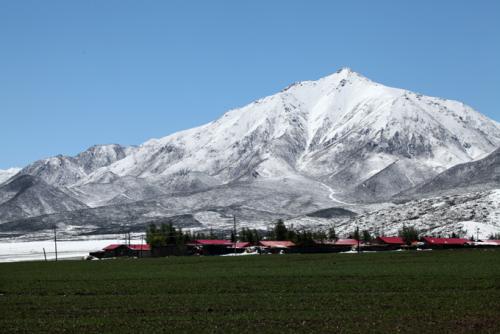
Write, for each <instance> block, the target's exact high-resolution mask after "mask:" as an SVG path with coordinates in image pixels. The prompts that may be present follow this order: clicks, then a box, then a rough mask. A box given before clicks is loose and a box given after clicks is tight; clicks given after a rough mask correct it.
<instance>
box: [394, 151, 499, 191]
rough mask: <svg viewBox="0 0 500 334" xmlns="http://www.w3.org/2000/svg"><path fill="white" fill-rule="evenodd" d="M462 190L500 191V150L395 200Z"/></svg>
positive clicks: (463, 165) (457, 166) (413, 188)
mask: <svg viewBox="0 0 500 334" xmlns="http://www.w3.org/2000/svg"><path fill="white" fill-rule="evenodd" d="M461 188H463V191H464V192H465V191H467V190H469V191H470V190H472V191H477V190H479V189H480V190H488V189H497V188H498V189H500V148H499V149H497V150H495V151H494V152H492V153H491V154H489V155H488V156H486V157H484V158H482V159H479V160H476V161H472V162H467V163H464V164H459V165H456V166H453V167H451V168H450V169H448V170H446V171H444V172H442V173H441V174H439V175H437V176H436V177H434V178H432V179H431V180H429V181H427V182H425V183H423V184H419V185H417V186H416V187H412V188H411V189H408V190H406V191H404V192H403V193H401V194H398V195H396V196H395V198H405V197H406V198H407V197H421V196H423V195H426V196H430V195H431V194H439V193H444V192H449V191H455V192H456V191H457V189H461Z"/></svg>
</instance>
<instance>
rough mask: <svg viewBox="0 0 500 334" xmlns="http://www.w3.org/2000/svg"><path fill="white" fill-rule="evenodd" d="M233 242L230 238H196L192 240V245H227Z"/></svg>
mask: <svg viewBox="0 0 500 334" xmlns="http://www.w3.org/2000/svg"><path fill="white" fill-rule="evenodd" d="M232 244H233V243H232V242H231V240H220V239H213V240H212V239H198V240H195V241H193V245H218V246H229V245H232Z"/></svg>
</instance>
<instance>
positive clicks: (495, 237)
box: [488, 233, 500, 240]
mask: <svg viewBox="0 0 500 334" xmlns="http://www.w3.org/2000/svg"><path fill="white" fill-rule="evenodd" d="M488 239H490V240H500V233H491V234H490V236H489V237H488Z"/></svg>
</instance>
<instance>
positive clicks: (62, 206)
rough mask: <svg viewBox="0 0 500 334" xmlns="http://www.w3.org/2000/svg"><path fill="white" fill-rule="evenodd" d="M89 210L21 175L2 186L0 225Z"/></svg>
mask: <svg viewBox="0 0 500 334" xmlns="http://www.w3.org/2000/svg"><path fill="white" fill-rule="evenodd" d="M83 208H87V206H86V205H85V204H83V203H82V202H80V201H78V200H76V199H74V198H72V197H70V196H68V195H67V194H66V193H64V192H62V191H61V190H59V189H58V188H56V187H54V186H51V185H49V184H47V183H45V182H44V181H43V180H41V179H40V178H38V177H34V176H31V175H18V176H16V177H14V178H12V179H10V180H9V182H8V183H6V184H4V185H2V186H0V223H2V222H7V221H12V220H18V219H22V218H28V217H33V216H39V215H44V214H50V213H55V212H64V211H72V210H78V209H83Z"/></svg>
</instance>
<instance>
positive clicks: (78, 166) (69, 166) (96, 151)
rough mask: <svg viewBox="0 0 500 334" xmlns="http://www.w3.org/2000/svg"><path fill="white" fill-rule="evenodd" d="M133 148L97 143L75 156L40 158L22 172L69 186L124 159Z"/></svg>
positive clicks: (55, 183)
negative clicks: (101, 168)
mask: <svg viewBox="0 0 500 334" xmlns="http://www.w3.org/2000/svg"><path fill="white" fill-rule="evenodd" d="M133 150H134V149H133V148H125V147H122V146H120V145H115V144H112V145H96V146H92V147H90V148H89V149H87V150H86V151H84V152H82V153H80V154H78V155H77V156H75V157H67V156H63V155H58V156H56V157H52V158H47V159H43V160H38V161H36V162H34V163H32V164H30V165H28V166H26V167H25V168H23V169H22V170H21V174H24V175H32V176H36V177H39V178H41V179H42V180H44V181H45V182H47V183H48V184H51V185H54V186H68V185H72V184H74V183H76V182H78V181H79V180H80V179H82V178H84V177H86V176H87V175H88V174H90V173H91V172H93V171H94V170H96V169H98V168H100V167H104V166H108V165H110V164H111V163H113V162H116V161H118V160H120V159H123V158H124V157H125V156H126V155H127V154H129V153H130V152H132V151H133Z"/></svg>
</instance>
